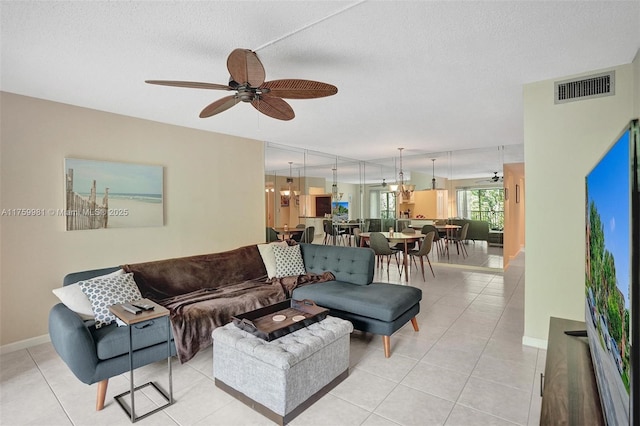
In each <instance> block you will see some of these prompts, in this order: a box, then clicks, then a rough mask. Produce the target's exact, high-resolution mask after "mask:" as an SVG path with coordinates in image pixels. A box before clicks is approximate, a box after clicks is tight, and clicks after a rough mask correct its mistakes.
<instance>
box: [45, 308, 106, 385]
mask: <svg viewBox="0 0 640 426" xmlns="http://www.w3.org/2000/svg"><path fill="white" fill-rule="evenodd" d="M49 336H50V337H51V343H52V344H53V347H54V348H55V350H56V352H58V355H60V358H62V360H63V361H64V362H65V363H66V364H67V365H68V366H69V368H70V369H71V371H72V372H73V374H75V375H76V377H77V378H78V379H79V380H80V381H82V382H84V383H86V384H92V383H93V377H94V373H95V371H96V366H97V365H98V356H97V354H96V345H95V342H94V340H93V337H92V336H91V333H90V332H89V329H88V328H87V326H86V325H85V324H84V321H82V319H81V318H80V317H79V316H78V314H76V313H75V312H73V311H72V310H70V309H69V308H67V307H66V306H65V305H63V304H62V303H58V304H57V305H55V306H54V307H53V308H51V311H50V312H49Z"/></svg>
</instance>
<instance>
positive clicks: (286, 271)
mask: <svg viewBox="0 0 640 426" xmlns="http://www.w3.org/2000/svg"><path fill="white" fill-rule="evenodd" d="M273 254H274V255H275V257H276V278H282V277H291V276H294V275H304V274H306V273H307V271H306V270H305V269H304V262H303V261H302V254H301V253H300V246H299V245H295V246H273Z"/></svg>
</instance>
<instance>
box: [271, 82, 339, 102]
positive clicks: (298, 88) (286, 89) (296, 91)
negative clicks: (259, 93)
mask: <svg viewBox="0 0 640 426" xmlns="http://www.w3.org/2000/svg"><path fill="white" fill-rule="evenodd" d="M260 88H261V89H269V93H267V94H266V95H267V96H277V97H279V98H286V99H312V98H322V97H325V96H331V95H335V94H336V93H338V88H337V87H336V86H334V85H332V84H327V83H322V82H320V81H313V80H299V79H283V80H272V81H267V82H265V83H264V84H263V85H262V86H261V87H260Z"/></svg>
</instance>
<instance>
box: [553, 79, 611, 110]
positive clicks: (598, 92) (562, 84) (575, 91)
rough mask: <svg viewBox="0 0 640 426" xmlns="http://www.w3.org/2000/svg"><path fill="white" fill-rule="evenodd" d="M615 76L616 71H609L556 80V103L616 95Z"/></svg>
mask: <svg viewBox="0 0 640 426" xmlns="http://www.w3.org/2000/svg"><path fill="white" fill-rule="evenodd" d="M615 77H616V73H615V71H609V72H606V73H602V74H595V75H591V76H588V77H581V78H579V79H572V80H564V81H556V83H555V103H556V104H563V103H565V102H573V101H579V100H583V99H592V98H600V97H602V96H612V95H615V80H616V79H615Z"/></svg>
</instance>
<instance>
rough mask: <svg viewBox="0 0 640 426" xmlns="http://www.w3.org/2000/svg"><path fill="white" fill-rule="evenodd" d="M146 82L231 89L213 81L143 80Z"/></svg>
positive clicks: (195, 87)
mask: <svg viewBox="0 0 640 426" xmlns="http://www.w3.org/2000/svg"><path fill="white" fill-rule="evenodd" d="M145 83H148V84H158V85H160V86H174V87H189V88H193V89H213V90H231V88H230V87H229V86H225V85H224V84H215V83H200V82H197V81H172V80H145Z"/></svg>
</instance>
